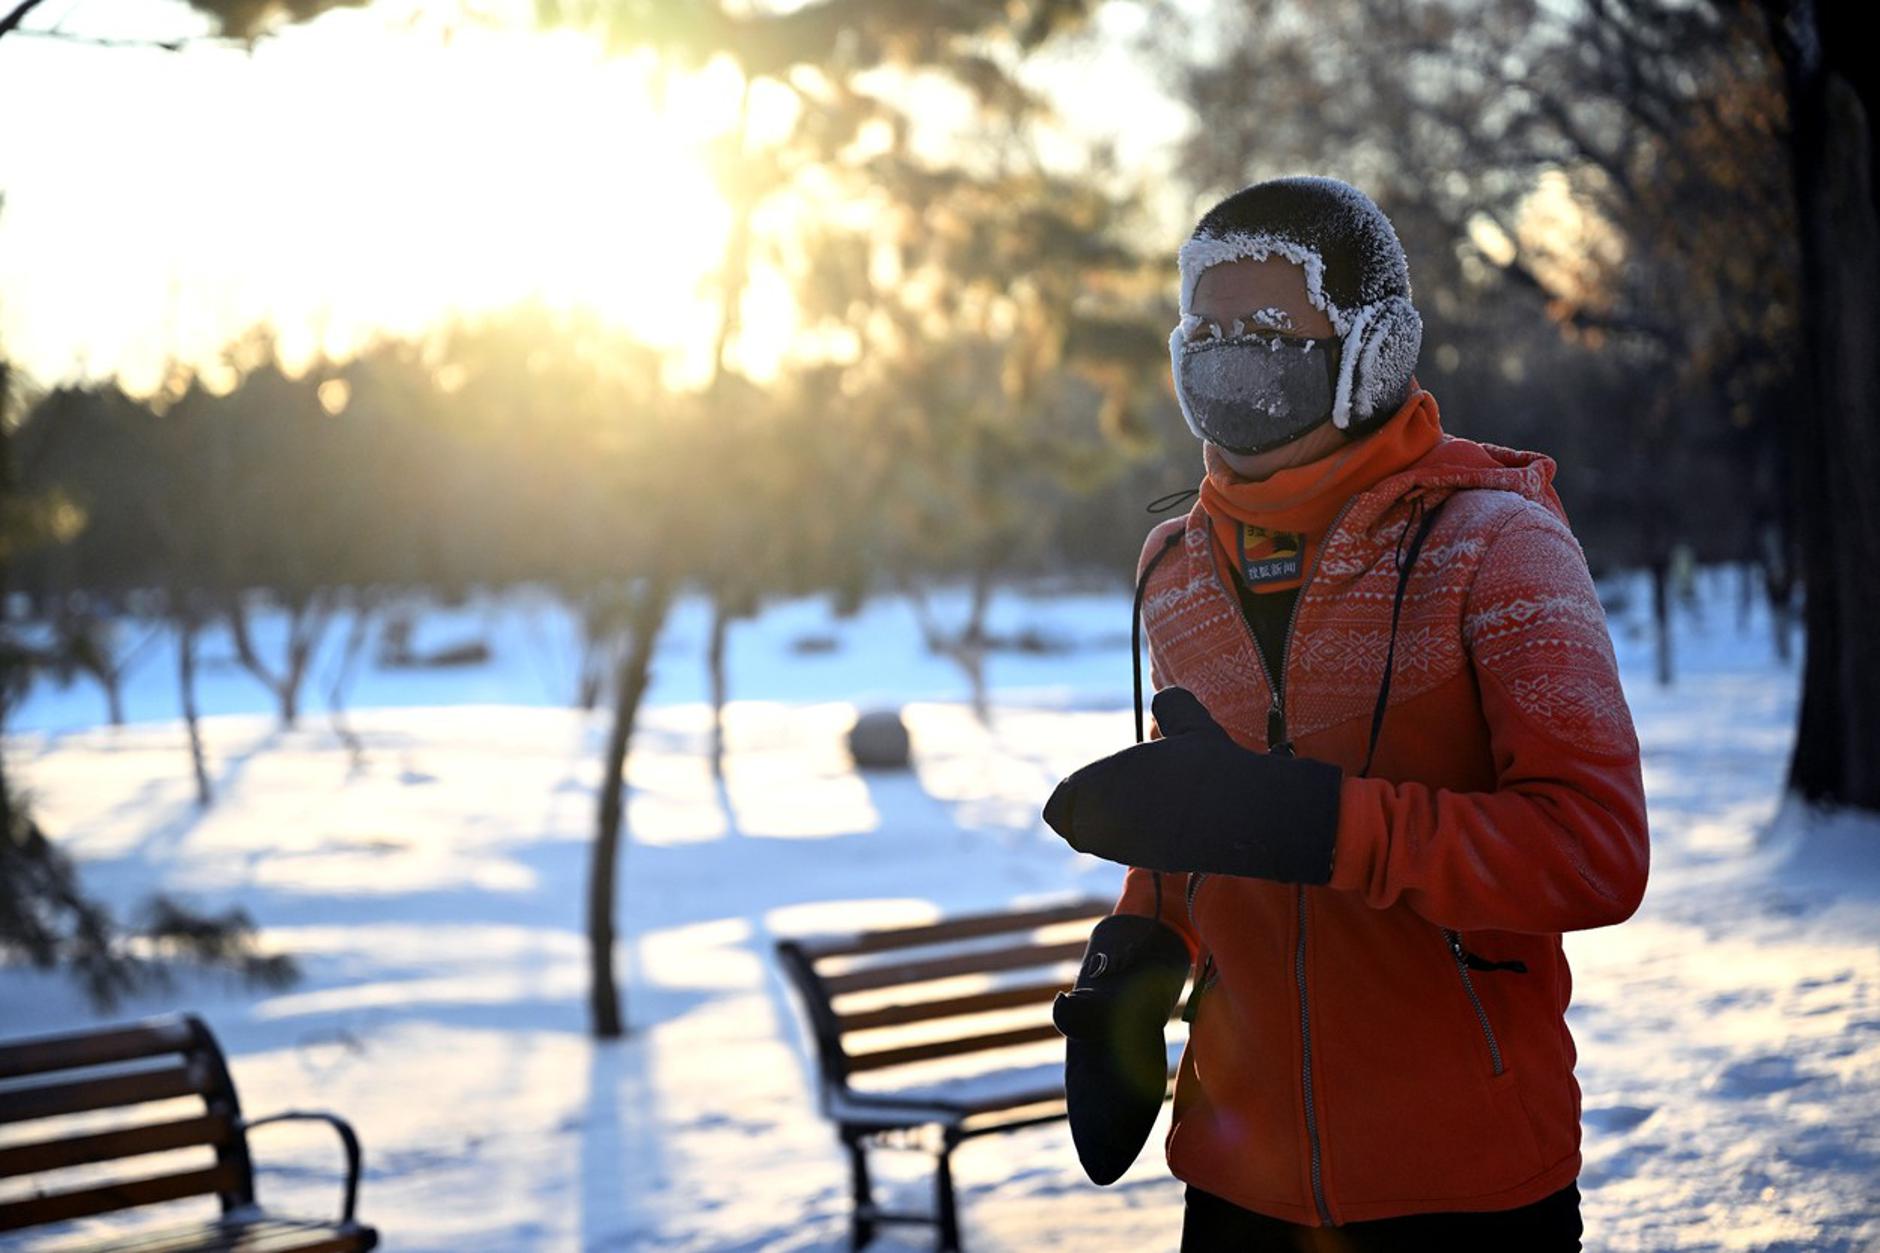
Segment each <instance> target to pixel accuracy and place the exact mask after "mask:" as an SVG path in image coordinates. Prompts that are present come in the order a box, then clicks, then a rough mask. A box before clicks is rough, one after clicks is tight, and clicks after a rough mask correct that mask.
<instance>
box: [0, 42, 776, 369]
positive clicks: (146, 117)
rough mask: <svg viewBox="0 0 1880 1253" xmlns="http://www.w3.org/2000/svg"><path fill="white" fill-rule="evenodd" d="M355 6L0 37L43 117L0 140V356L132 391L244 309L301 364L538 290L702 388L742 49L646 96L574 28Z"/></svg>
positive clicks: (13, 76)
mask: <svg viewBox="0 0 1880 1253" xmlns="http://www.w3.org/2000/svg"><path fill="white" fill-rule="evenodd" d="M367 16H368V15H367V14H362V13H352V12H336V13H333V14H329V15H328V16H327V17H325V18H323V19H321V20H320V21H318V22H315V23H313V24H311V25H309V26H308V27H306V28H304V29H300V30H295V31H292V32H289V33H288V34H285V35H283V36H281V37H279V38H277V39H273V40H268V41H264V42H263V43H262V44H261V45H260V46H259V47H258V48H257V49H256V50H255V51H254V53H253V54H252V55H244V54H242V53H240V52H237V51H232V50H229V49H226V48H203V49H193V50H191V51H188V52H185V53H182V54H180V55H173V54H165V53H145V52H141V51H129V50H115V49H99V48H87V47H70V46H61V45H57V44H49V43H47V42H45V41H32V42H31V43H28V41H10V45H11V46H8V47H6V48H4V49H0V57H4V58H5V60H4V62H0V109H6V110H7V112H8V115H9V116H14V117H22V118H23V117H38V118H40V119H41V120H40V122H38V123H36V124H35V125H33V126H31V127H26V128H11V129H12V130H13V134H12V136H11V137H10V138H9V142H8V144H7V145H6V147H5V148H4V149H0V188H3V189H4V191H5V194H6V203H5V207H4V212H0V292H4V293H5V295H4V298H0V337H4V343H5V344H6V346H7V349H8V351H9V352H10V353H11V354H12V355H14V356H15V357H16V358H17V359H20V360H22V361H24V362H25V363H26V364H27V365H28V368H29V369H30V370H32V371H33V372H34V373H36V374H39V375H41V376H42V377H45V378H48V379H56V378H61V377H66V376H69V375H71V374H73V373H78V372H82V373H89V374H92V375H103V374H111V373H116V374H118V375H119V376H120V378H121V379H122V380H123V381H124V383H125V385H126V386H127V387H129V388H130V389H131V390H133V391H140V390H148V389H150V388H152V387H154V386H155V385H156V383H157V381H158V380H159V379H160V378H161V376H162V373H163V370H164V368H165V363H166V361H167V360H169V359H172V358H174V359H180V360H182V361H185V362H190V363H208V362H212V361H213V360H214V359H215V358H216V356H217V354H218V353H219V351H220V349H221V347H222V346H223V345H224V344H226V343H228V342H229V341H230V340H232V339H233V338H235V337H236V336H238V335H239V334H241V333H242V332H243V331H244V330H245V329H247V328H248V327H250V326H252V325H255V324H257V323H260V322H268V323H271V324H273V325H274V327H275V328H276V330H277V333H278V335H279V341H280V344H281V348H282V352H283V354H284V356H286V357H287V358H288V364H289V365H290V367H293V366H296V365H298V364H300V363H304V362H306V361H308V360H310V359H312V358H313V357H315V356H316V355H318V354H320V353H321V352H325V353H328V354H331V355H334V356H343V355H345V354H346V353H348V352H350V351H351V350H353V349H354V348H356V347H358V346H359V345H360V344H361V343H363V342H364V341H365V340H367V339H369V338H370V337H372V336H373V335H375V334H380V333H392V334H406V335H420V334H423V333H425V332H426V331H427V330H429V329H431V328H432V327H435V326H436V325H438V324H440V323H441V322H443V321H445V320H447V319H449V318H452V317H456V316H474V315H476V314H478V313H482V312H488V311H493V310H497V309H500V308H502V307H504V306H507V305H512V304H515V303H518V302H521V301H529V300H533V301H539V302H541V303H544V304H547V305H549V306H551V307H560V308H585V309H589V310H592V311H594V312H595V313H597V314H598V315H600V316H601V317H602V318H603V319H604V320H605V321H606V322H608V323H609V324H612V325H614V326H616V327H618V328H620V329H622V330H624V331H626V332H628V333H630V334H632V335H633V336H635V337H637V338H639V339H642V340H643V341H645V342H647V343H649V344H652V345H654V346H657V347H660V348H662V349H667V350H670V357H669V361H670V366H669V382H671V383H673V384H674V385H675V386H687V385H694V384H696V383H697V382H699V381H702V379H703V377H704V375H705V374H706V372H708V371H709V368H710V356H711V348H712V345H713V342H714V340H715V336H716V330H717V321H718V309H719V296H718V293H717V279H718V273H719V268H720V266H721V264H722V260H723V256H724V250H725V244H726V240H727V238H728V236H729V232H730V228H731V220H730V210H729V208H728V207H727V205H726V203H725V200H724V198H723V196H722V195H721V194H720V192H719V190H718V188H717V186H716V185H715V184H714V181H713V177H712V173H711V170H710V168H709V167H708V164H707V161H706V158H705V152H706V145H707V144H708V142H709V141H710V140H711V139H712V138H713V137H714V136H717V135H722V134H724V133H726V132H727V131H729V130H730V129H731V128H732V127H734V126H735V124H736V110H737V101H738V94H739V82H738V76H737V71H736V69H735V67H733V66H732V65H730V63H729V62H726V61H717V62H713V63H712V64H710V65H708V66H706V67H705V68H704V69H703V70H701V71H699V72H697V73H695V74H690V75H687V74H680V73H673V74H672V75H671V76H670V77H669V78H668V83H667V91H666V94H665V98H664V100H663V101H661V102H656V101H655V98H654V90H653V85H652V78H653V75H652V65H651V61H650V58H648V57H646V56H608V55H606V54H604V53H603V52H602V51H601V50H600V49H599V47H598V46H597V45H596V44H595V43H593V42H592V41H591V40H588V39H586V38H584V37H581V36H577V35H573V34H567V33H556V34H544V33H539V32H535V31H532V30H523V31H484V30H475V29H471V30H466V31H463V32H460V33H458V34H457V35H456V36H455V37H454V38H453V39H452V40H451V41H450V42H449V44H448V46H446V45H445V44H444V43H443V41H441V40H439V39H438V38H436V36H435V34H433V35H432V36H431V37H429V38H428V39H426V38H420V37H417V36H415V35H410V34H405V35H401V34H399V33H397V32H388V31H386V30H385V29H384V28H383V27H382V26H375V25H373V24H372V23H370V22H369V21H368V20H367ZM36 93H37V94H36ZM35 99H37V100H39V101H40V105H38V106H36V105H34V104H33V103H32V102H33V101H34V100H35ZM54 99H56V100H59V101H60V103H59V104H58V106H57V107H56V108H52V109H50V110H48V109H47V108H45V107H41V106H44V105H45V102H46V101H48V100H54ZM774 103H775V102H774V101H771V102H767V105H768V104H774ZM755 112H757V110H755V109H754V113H755ZM774 114H775V110H774V109H773V108H767V109H766V110H765V115H766V116H768V117H774ZM741 312H742V315H743V320H744V326H745V331H744V335H743V339H742V342H741V343H738V344H737V350H736V354H735V356H736V359H737V364H738V365H739V367H740V368H742V369H744V370H745V371H746V372H747V373H753V374H757V375H760V376H761V375H764V374H766V373H770V372H774V370H775V368H776V365H777V363H778V362H779V361H780V359H781V358H782V356H783V355H784V353H785V350H786V348H787V345H788V342H789V339H790V337H791V335H792V333H793V332H794V328H795V320H794V301H793V300H792V298H791V296H790V291H789V285H788V283H787V281H785V280H784V279H783V278H782V276H780V275H776V274H765V273H763V272H762V271H761V269H760V270H759V272H757V273H754V274H753V276H752V282H751V285H750V289H749V291H748V292H747V295H746V298H745V301H744V303H743V305H742V306H741Z"/></svg>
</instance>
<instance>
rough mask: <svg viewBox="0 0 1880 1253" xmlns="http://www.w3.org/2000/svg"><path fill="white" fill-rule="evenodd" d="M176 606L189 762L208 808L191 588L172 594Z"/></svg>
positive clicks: (200, 802)
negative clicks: (197, 695)
mask: <svg viewBox="0 0 1880 1253" xmlns="http://www.w3.org/2000/svg"><path fill="white" fill-rule="evenodd" d="M172 595H173V596H174V597H175V599H176V604H175V605H174V607H173V608H172V610H171V615H172V617H173V618H174V620H175V622H176V678H177V685H178V688H179V690H180V693H181V696H182V702H183V725H184V726H186V727H187V728H188V729H189V762H190V765H191V766H192V767H194V769H195V772H196V803H197V804H198V805H200V806H202V807H203V808H204V809H207V808H208V807H209V804H210V802H211V801H213V800H214V799H215V798H214V797H213V796H212V795H211V793H210V788H209V768H208V766H207V765H206V764H205V762H204V760H203V750H202V727H201V725H200V723H199V722H198V720H197V716H196V630H197V617H196V612H195V609H194V607H193V606H192V605H191V604H190V603H189V602H190V593H189V591H188V589H177V590H176V591H174V592H173V593H172Z"/></svg>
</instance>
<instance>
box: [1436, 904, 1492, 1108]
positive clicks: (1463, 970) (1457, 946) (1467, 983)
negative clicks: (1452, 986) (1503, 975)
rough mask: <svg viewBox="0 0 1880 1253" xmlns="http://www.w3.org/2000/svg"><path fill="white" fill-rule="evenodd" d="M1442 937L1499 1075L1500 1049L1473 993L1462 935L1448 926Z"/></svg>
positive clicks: (1486, 1016)
mask: <svg viewBox="0 0 1880 1253" xmlns="http://www.w3.org/2000/svg"><path fill="white" fill-rule="evenodd" d="M1443 937H1444V938H1445V939H1447V940H1448V941H1449V952H1450V954H1451V955H1452V956H1454V957H1455V959H1456V973H1457V974H1459V975H1461V976H1462V990H1463V991H1465V992H1467V993H1468V994H1469V1004H1471V1005H1473V1006H1475V1020H1476V1021H1477V1022H1479V1023H1481V1024H1482V1038H1483V1039H1485V1040H1487V1041H1488V1059H1489V1061H1490V1063H1491V1064H1493V1066H1494V1067H1495V1073H1496V1074H1497V1075H1499V1074H1500V1073H1501V1072H1502V1064H1501V1049H1500V1048H1499V1047H1498V1046H1497V1045H1496V1044H1495V1032H1494V1029H1493V1028H1491V1027H1490V1026H1489V1025H1488V1011H1487V1010H1485V1009H1483V1008H1482V998H1481V997H1479V996H1477V995H1476V994H1475V983H1474V982H1473V981H1472V980H1471V979H1470V978H1469V961H1468V958H1467V956H1466V955H1465V954H1464V953H1463V951H1462V937H1461V936H1460V935H1458V934H1457V933H1456V932H1454V931H1452V930H1450V929H1449V928H1448V927H1444V928H1443Z"/></svg>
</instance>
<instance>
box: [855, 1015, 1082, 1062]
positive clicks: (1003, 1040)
mask: <svg viewBox="0 0 1880 1253" xmlns="http://www.w3.org/2000/svg"><path fill="white" fill-rule="evenodd" d="M1060 1039H1063V1036H1061V1035H1060V1034H1059V1033H1058V1029H1057V1028H1056V1027H1054V1026H1053V1025H1051V1024H1050V1023H1048V1022H1047V1023H1041V1024H1039V1025H1038V1026H1035V1027H1014V1028H1013V1029H1012V1030H1010V1031H992V1032H987V1033H986V1034H984V1035H975V1036H961V1037H959V1038H956V1039H948V1040H926V1041H923V1042H922V1043H920V1044H904V1045H902V1046H901V1047H899V1048H892V1049H881V1050H879V1051H877V1052H873V1053H851V1054H849V1071H850V1073H852V1074H853V1073H856V1072H859V1071H864V1070H880V1069H882V1068H883V1067H884V1066H900V1065H904V1064H906V1063H908V1062H924V1061H931V1060H932V1059H934V1058H937V1057H958V1056H960V1055H962V1054H965V1053H983V1052H985V1051H986V1050H987V1049H998V1048H1006V1047H1009V1046H1011V1045H1017V1044H1034V1043H1036V1042H1037V1041H1039V1040H1060Z"/></svg>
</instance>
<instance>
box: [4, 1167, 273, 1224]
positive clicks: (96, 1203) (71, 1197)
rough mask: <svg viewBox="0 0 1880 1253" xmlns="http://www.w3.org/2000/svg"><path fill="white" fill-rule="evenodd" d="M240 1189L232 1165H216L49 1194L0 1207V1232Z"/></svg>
mask: <svg viewBox="0 0 1880 1253" xmlns="http://www.w3.org/2000/svg"><path fill="white" fill-rule="evenodd" d="M240 1186H241V1183H240V1180H239V1178H238V1176H237V1173H236V1170H235V1168H234V1167H233V1166H228V1165H217V1166H210V1167H207V1168H205V1169H202V1170H186V1171H179V1172H177V1173H176V1174H171V1175H153V1176H151V1177H149V1178H145V1179H126V1180H121V1181H119V1182H116V1183H109V1184H104V1185H101V1186H99V1187H95V1188H75V1189H72V1190H71V1191H69V1192H51V1193H47V1194H46V1195H44V1196H36V1197H29V1198H28V1199H26V1200H24V1201H13V1202H9V1203H7V1204H4V1205H0V1231H7V1230H11V1229H14V1228H17V1227H34V1226H38V1225H40V1224H42V1223H59V1222H66V1221H69V1220H70V1219H74V1218H89V1217H91V1216H92V1215H93V1214H108V1213H110V1212H111V1211H113V1210H121V1209H132V1208H135V1207H136V1206H139V1205H155V1204H157V1203H158V1202H160V1201H177V1200H181V1199H183V1198H184V1197H191V1196H203V1195H205V1194H215V1193H223V1192H233V1191H235V1190H236V1189H237V1188H239V1187H240Z"/></svg>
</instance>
